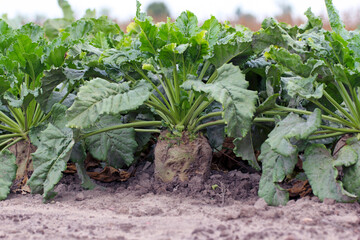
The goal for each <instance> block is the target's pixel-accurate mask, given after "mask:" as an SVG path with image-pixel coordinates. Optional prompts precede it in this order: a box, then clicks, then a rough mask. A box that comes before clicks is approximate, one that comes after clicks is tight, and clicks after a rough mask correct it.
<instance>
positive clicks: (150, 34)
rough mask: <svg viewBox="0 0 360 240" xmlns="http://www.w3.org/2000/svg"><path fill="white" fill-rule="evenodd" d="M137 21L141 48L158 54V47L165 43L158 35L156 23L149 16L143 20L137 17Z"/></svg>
mask: <svg viewBox="0 0 360 240" xmlns="http://www.w3.org/2000/svg"><path fill="white" fill-rule="evenodd" d="M135 23H136V24H137V25H138V26H139V28H140V32H139V35H138V36H139V40H140V42H141V46H140V49H141V50H142V51H145V52H149V53H152V54H156V52H157V49H159V48H161V47H162V46H164V45H165V42H163V41H162V40H161V39H160V38H159V37H158V31H159V29H158V27H157V26H156V25H154V24H153V23H152V22H151V21H150V19H149V18H145V19H144V20H143V21H141V20H140V19H137V18H135Z"/></svg>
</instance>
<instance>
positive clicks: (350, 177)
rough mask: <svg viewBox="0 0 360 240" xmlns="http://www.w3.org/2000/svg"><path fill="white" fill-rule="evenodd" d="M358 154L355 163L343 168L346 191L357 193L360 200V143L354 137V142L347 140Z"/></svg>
mask: <svg viewBox="0 0 360 240" xmlns="http://www.w3.org/2000/svg"><path fill="white" fill-rule="evenodd" d="M347 144H349V145H348V146H349V147H351V148H352V149H353V150H354V151H355V152H356V153H357V155H358V158H357V159H356V162H355V164H352V165H348V166H345V167H344V168H343V172H344V177H343V184H344V188H345V189H346V191H348V192H350V193H352V194H355V195H356V196H357V197H358V201H360V161H359V159H360V143H359V141H358V140H357V138H354V139H352V142H349V141H348V142H347Z"/></svg>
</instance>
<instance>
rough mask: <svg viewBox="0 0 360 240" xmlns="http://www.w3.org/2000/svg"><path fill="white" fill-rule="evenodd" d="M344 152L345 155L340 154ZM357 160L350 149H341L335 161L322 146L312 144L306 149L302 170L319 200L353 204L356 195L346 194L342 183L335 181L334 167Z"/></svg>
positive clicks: (355, 154)
mask: <svg viewBox="0 0 360 240" xmlns="http://www.w3.org/2000/svg"><path fill="white" fill-rule="evenodd" d="M344 151H346V152H347V153H341V152H344ZM357 158H358V155H357V153H356V152H355V151H354V150H353V149H351V148H342V149H341V150H340V153H339V156H338V158H337V159H336V160H335V159H333V157H332V156H331V154H330V151H329V150H327V149H326V147H325V146H324V145H321V144H313V145H311V146H309V147H308V148H306V150H305V161H304V162H303V169H304V171H305V174H306V176H307V177H308V179H309V183H310V185H311V188H312V190H313V193H314V194H315V195H316V196H318V197H319V199H320V200H324V199H325V198H331V199H335V200H336V201H338V202H354V201H355V200H356V195H353V194H351V193H349V192H347V191H346V190H345V189H344V188H343V184H342V182H340V181H339V180H337V177H338V170H337V169H336V167H335V166H339V165H345V164H347V163H348V161H349V159H352V160H353V161H354V160H355V161H356V160H357Z"/></svg>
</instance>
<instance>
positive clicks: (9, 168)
mask: <svg viewBox="0 0 360 240" xmlns="http://www.w3.org/2000/svg"><path fill="white" fill-rule="evenodd" d="M16 170H17V166H16V157H15V155H14V154H12V153H11V152H10V151H8V150H3V151H1V152H0V200H4V199H6V198H7V196H8V194H9V193H10V187H11V185H12V183H13V181H14V180H15V177H16Z"/></svg>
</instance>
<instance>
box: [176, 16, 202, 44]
mask: <svg viewBox="0 0 360 240" xmlns="http://www.w3.org/2000/svg"><path fill="white" fill-rule="evenodd" d="M175 26H176V27H177V28H178V29H179V30H180V31H181V33H182V34H183V35H184V36H185V37H189V38H190V37H192V36H194V35H196V34H197V33H198V32H199V27H198V19H197V17H196V16H195V14H193V13H192V12H190V11H186V12H182V13H181V14H180V16H179V17H178V18H177V19H176V21H175Z"/></svg>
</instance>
